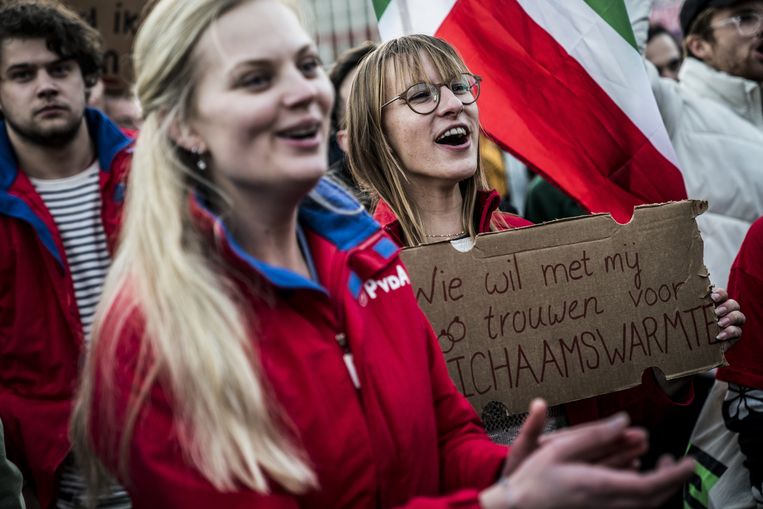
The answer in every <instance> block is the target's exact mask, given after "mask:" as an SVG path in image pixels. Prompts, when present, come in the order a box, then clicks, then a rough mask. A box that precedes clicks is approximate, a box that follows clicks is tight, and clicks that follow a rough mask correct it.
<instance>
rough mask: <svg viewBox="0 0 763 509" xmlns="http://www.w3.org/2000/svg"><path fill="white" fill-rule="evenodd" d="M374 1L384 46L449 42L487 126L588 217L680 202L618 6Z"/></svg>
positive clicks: (614, 1) (566, 0) (670, 155)
mask: <svg viewBox="0 0 763 509" xmlns="http://www.w3.org/2000/svg"><path fill="white" fill-rule="evenodd" d="M372 1H373V5H374V9H375V12H376V15H377V18H378V20H379V31H380V33H381V35H382V38H383V39H384V40H388V39H392V38H394V37H398V36H400V35H404V34H407V33H425V34H429V35H435V36H437V37H440V38H442V39H445V40H446V41H448V42H449V43H451V44H452V45H453V46H455V47H456V48H457V49H458V51H459V53H460V54H461V56H462V57H463V58H464V60H465V61H466V64H467V66H468V67H469V69H470V70H471V71H472V72H474V73H475V74H479V75H480V76H482V77H483V87H482V93H481V95H480V120H481V123H482V126H483V127H484V129H485V130H486V131H487V132H488V133H489V134H490V136H491V137H492V138H493V139H495V140H496V141H497V142H498V143H499V144H500V145H502V147H503V148H504V149H506V150H508V151H510V152H512V153H513V154H514V155H516V156H517V157H518V158H520V159H521V160H523V161H525V162H526V163H527V164H528V165H530V166H531V167H532V168H535V169H537V170H538V171H540V172H541V173H542V174H543V175H544V176H545V177H546V178H547V179H548V180H550V181H552V182H554V183H555V184H557V185H558V186H559V187H561V188H562V189H564V190H565V191H566V192H567V193H569V194H570V195H571V196H573V197H574V198H575V199H577V200H578V201H580V203H581V204H582V205H583V206H584V207H586V208H588V209H589V210H590V211H592V212H610V213H612V214H613V216H614V217H615V218H616V219H617V220H619V221H625V220H628V219H629V218H630V217H631V214H632V212H633V207H634V206H635V205H639V204H643V203H658V202H666V201H671V200H681V199H685V198H686V189H685V186H684V182H683V177H682V176H681V172H680V170H679V169H678V163H677V158H676V155H675V152H674V150H673V147H672V145H671V143H670V139H669V137H668V134H667V132H666V130H665V126H664V124H663V123H662V119H661V117H660V113H659V111H658V109H657V104H656V102H655V100H654V96H653V95H652V91H651V87H650V85H649V80H648V77H647V75H646V71H645V69H644V65H643V62H642V61H641V56H640V55H639V53H638V49H637V47H636V41H635V38H634V36H633V32H632V30H631V27H630V22H629V20H628V14H627V11H626V9H625V5H624V4H623V2H622V0H491V1H485V0H372Z"/></svg>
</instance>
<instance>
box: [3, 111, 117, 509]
mask: <svg viewBox="0 0 763 509" xmlns="http://www.w3.org/2000/svg"><path fill="white" fill-rule="evenodd" d="M86 121H87V125H88V128H89V131H90V136H91V139H92V140H93V141H94V143H95V146H96V153H97V155H98V161H99V164H100V168H101V173H100V187H101V203H102V210H101V218H102V220H103V227H104V230H105V231H106V234H107V236H108V239H109V244H110V247H111V246H113V243H114V240H115V236H116V230H117V226H118V224H119V215H120V209H121V206H122V201H123V198H124V180H125V175H126V173H127V171H128V168H129V165H130V159H131V155H130V153H131V149H130V145H131V143H132V140H131V139H130V138H129V137H127V136H126V135H125V134H124V133H122V132H121V131H120V130H119V129H118V128H117V127H116V126H115V125H114V124H112V123H111V121H109V120H108V119H107V118H106V117H105V116H103V115H102V114H101V113H100V112H97V111H95V110H88V111H87V112H86ZM0 239H1V240H0V419H1V420H2V421H3V424H4V425H5V440H6V446H7V448H8V457H9V459H11V460H12V461H13V462H14V463H15V464H16V465H18V466H19V467H20V468H21V470H22V472H23V474H24V476H25V477H26V478H28V479H31V480H33V481H34V484H35V488H36V491H37V496H38V498H39V499H40V502H41V504H42V507H47V506H48V505H50V504H51V503H52V501H53V499H54V496H55V472H56V469H57V468H58V466H59V465H60V464H61V461H62V460H63V459H64V457H65V456H66V455H67V454H68V452H69V440H68V429H69V415H70V411H71V400H72V396H73V394H74V390H75V387H76V384H77V374H78V372H79V366H80V359H81V356H82V353H83V338H82V326H81V323H80V318H79V311H78V309H77V302H76V299H75V297H74V286H73V284H72V278H71V275H70V272H69V268H68V265H67V262H66V254H65V252H64V248H63V244H62V243H61V238H60V236H59V233H58V230H57V228H56V226H55V223H54V222H53V218H52V216H51V215H50V213H49V212H48V209H47V207H46V206H45V204H44V203H43V201H42V199H41V198H40V196H39V195H38V194H37V192H36V191H35V189H34V186H33V185H32V183H31V182H30V180H29V178H28V177H27V176H26V174H25V173H24V172H23V171H20V170H19V169H18V168H17V166H16V156H15V154H14V151H13V148H12V147H11V144H10V141H9V139H8V135H7V132H6V129H5V125H4V124H3V123H0Z"/></svg>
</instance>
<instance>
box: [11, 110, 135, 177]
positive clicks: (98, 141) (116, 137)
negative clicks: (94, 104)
mask: <svg viewBox="0 0 763 509" xmlns="http://www.w3.org/2000/svg"><path fill="white" fill-rule="evenodd" d="M85 122H86V123H87V129H88V132H89V133H90V137H91V138H92V140H93V142H94V143H95V152H96V154H98V164H99V166H100V167H101V171H109V170H110V169H111V164H112V162H113V161H114V158H115V157H116V155H117V154H118V153H119V152H120V151H121V150H123V149H125V148H126V147H127V146H128V145H129V144H130V143H132V139H131V138H129V137H128V136H127V135H126V134H125V133H123V132H122V131H120V129H119V128H118V127H117V126H116V125H115V124H114V123H113V122H112V121H111V120H109V119H108V118H107V117H106V116H105V115H104V114H103V113H101V112H100V111H98V110H96V109H92V108H88V109H87V110H85ZM18 171H19V168H18V161H17V159H16V153H15V152H14V150H13V147H12V146H11V140H10V139H9V137H8V131H7V129H6V126H5V122H4V121H0V192H2V191H7V190H8V189H9V188H10V187H11V185H12V184H13V182H14V180H16V175H17V174H18Z"/></svg>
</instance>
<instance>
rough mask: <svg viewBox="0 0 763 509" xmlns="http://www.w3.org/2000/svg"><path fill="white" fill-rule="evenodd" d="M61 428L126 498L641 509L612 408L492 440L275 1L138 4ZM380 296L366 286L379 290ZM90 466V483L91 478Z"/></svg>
mask: <svg viewBox="0 0 763 509" xmlns="http://www.w3.org/2000/svg"><path fill="white" fill-rule="evenodd" d="M135 69H136V73H137V92H138V96H139V98H140V100H141V103H142V105H143V110H144V115H145V122H144V124H143V129H142V132H141V134H140V137H139V139H138V141H137V145H136V149H135V159H134V168H133V173H132V174H131V179H132V183H133V185H132V187H131V188H130V190H129V191H128V195H127V202H126V209H125V215H124V227H123V228H124V229H123V231H122V234H121V239H120V243H119V249H118V251H117V254H116V257H115V259H114V264H113V270H112V272H111V273H110V275H109V278H108V281H107V284H106V288H105V290H104V298H103V302H102V304H101V306H100V308H99V312H98V319H97V326H96V328H95V333H94V337H93V343H92V349H91V351H90V353H89V357H88V360H87V364H86V367H85V370H84V378H83V380H82V385H81V391H80V394H79V399H78V403H77V408H76V410H75V417H74V422H73V430H74V435H75V437H74V438H75V444H76V449H77V451H78V458H79V461H80V462H81V463H82V465H83V470H84V471H86V472H91V473H93V476H94V478H95V477H97V476H96V474H98V472H99V467H100V466H105V468H106V470H107V471H108V472H110V473H111V474H112V475H115V476H117V477H118V478H119V479H120V480H122V482H123V483H124V485H125V486H126V487H127V489H128V491H129V493H130V495H131V498H132V501H133V504H134V507H136V508H138V509H143V508H158V507H161V508H183V509H189V508H190V509H194V508H210V507H212V508H217V507H220V508H223V507H224V508H226V509H231V508H234V509H235V508H251V509H297V508H352V509H365V508H368V509H376V508H385V509H386V508H392V507H400V508H407V509H434V508H438V509H439V508H443V509H444V508H448V507H453V508H455V507H459V508H471V509H477V508H485V509H492V508H496V509H499V508H503V509H508V508H509V507H537V508H542V507H558V506H560V505H564V506H566V507H580V508H583V507H644V506H645V505H654V504H657V503H658V502H659V501H660V500H663V499H664V498H665V496H666V495H667V494H668V493H670V491H671V490H674V489H675V488H676V487H677V486H678V484H679V483H680V482H681V481H682V480H683V479H684V478H685V477H686V475H688V473H689V472H690V470H691V462H682V463H678V464H673V463H666V464H665V465H663V466H662V467H661V468H660V469H658V470H657V471H655V472H653V473H651V474H647V475H640V474H636V473H634V472H631V471H624V470H613V469H612V468H611V467H613V466H614V467H617V466H623V465H630V464H631V463H632V461H633V460H634V458H635V457H636V456H637V455H638V454H639V453H640V452H642V451H643V449H644V447H645V436H644V435H643V433H641V432H639V431H638V430H633V429H627V419H626V418H625V417H622V416H620V417H617V418H614V419H612V420H610V421H606V422H602V423H598V424H596V425H593V426H589V427H585V428H581V429H579V430H576V431H572V432H570V433H569V434H566V435H562V436H559V437H557V438H556V439H555V440H551V441H550V442H549V443H545V444H543V445H540V444H539V439H538V435H539V434H540V429H541V427H542V422H543V418H544V406H543V404H542V403H537V404H535V406H534V409H533V412H532V413H531V415H532V418H531V419H530V424H529V425H528V426H527V428H526V431H527V432H526V433H525V434H523V435H522V436H521V437H520V440H518V442H517V445H516V446H515V447H514V448H513V449H512V451H511V454H510V455H509V456H508V458H507V448H506V447H503V446H499V445H496V444H494V443H492V442H491V441H490V440H488V438H487V437H486V435H485V433H484V430H483V429H482V428H481V426H480V424H479V420H478V419H477V416H476V415H475V414H474V412H473V410H472V409H471V407H470V406H469V404H468V403H467V402H466V401H465V399H464V398H463V397H462V396H461V395H460V394H459V393H458V392H457V391H456V389H455V387H454V386H453V384H452V382H451V381H450V379H449V377H448V374H447V370H446V368H445V364H444V360H443V358H442V355H441V353H440V352H439V349H438V347H437V341H436V339H435V338H434V334H433V332H432V330H431V327H430V326H429V324H428V322H427V320H426V319H425V317H424V316H423V314H422V313H421V311H420V310H419V309H418V307H417V305H416V302H415V298H414V296H413V292H412V291H411V287H410V280H409V276H408V274H407V272H406V270H405V267H404V266H403V265H402V264H401V263H400V261H399V259H398V254H397V246H396V245H395V243H394V242H393V241H392V240H391V239H390V238H389V237H388V236H387V235H386V234H385V233H384V232H383V231H382V230H381V229H380V228H379V225H378V224H377V223H376V222H374V221H373V220H372V219H371V218H370V217H369V216H368V215H366V214H365V212H363V210H362V208H361V207H360V206H359V205H358V204H357V203H356V202H355V201H354V200H353V199H351V198H350V197H349V196H348V195H347V194H346V193H344V192H343V191H342V190H341V189H339V188H338V187H336V186H335V185H334V184H332V183H330V182H328V181H325V180H321V177H322V176H323V175H324V173H325V172H326V169H327V168H326V166H327V165H326V155H327V154H326V151H327V139H328V129H329V113H330V111H331V106H332V100H333V96H332V92H331V85H330V83H329V81H328V79H327V77H326V75H325V73H324V71H323V69H322V67H321V65H320V61H319V59H318V54H317V50H316V47H315V44H314V43H313V42H312V41H311V40H310V38H309V36H308V35H307V33H306V32H305V30H304V29H303V28H302V26H301V24H300V23H299V21H298V17H297V15H296V11H295V10H293V9H292V8H291V7H289V5H287V3H286V2H282V1H278V0H248V1H247V0H182V1H180V0H160V1H159V2H157V4H156V5H155V6H154V8H153V11H152V12H151V14H150V15H149V16H148V18H147V19H146V21H145V23H144V24H143V26H142V28H141V31H140V33H139V34H138V37H137V40H136V45H135ZM376 281H383V282H385V285H384V288H386V289H387V290H388V291H382V290H379V291H372V290H371V289H370V288H373V287H381V286H382V285H379V284H376V285H373V284H370V283H371V282H376ZM96 480H97V479H96Z"/></svg>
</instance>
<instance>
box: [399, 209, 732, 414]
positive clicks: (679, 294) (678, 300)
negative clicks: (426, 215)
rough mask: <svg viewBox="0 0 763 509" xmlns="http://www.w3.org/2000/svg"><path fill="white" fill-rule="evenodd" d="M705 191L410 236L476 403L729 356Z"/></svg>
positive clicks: (561, 396) (550, 397) (584, 387)
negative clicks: (619, 217) (424, 238)
mask: <svg viewBox="0 0 763 509" xmlns="http://www.w3.org/2000/svg"><path fill="white" fill-rule="evenodd" d="M706 209H707V204H706V203H705V202H700V201H696V200H687V201H682V202H671V203H666V204H656V205H645V206H640V207H637V208H636V209H635V210H634V214H633V217H632V219H631V221H630V222H628V223H627V224H619V223H617V222H616V221H615V220H614V219H613V218H612V216H611V215H609V214H595V215H591V216H581V217H576V218H567V219H561V220H558V221H552V222H549V223H544V224H541V225H533V226H527V227H523V228H517V229H513V230H508V231H504V232H491V233H486V234H481V235H478V236H477V238H476V240H475V244H474V246H473V248H472V249H471V250H470V251H468V252H459V251H457V250H456V249H454V248H453V247H452V246H451V244H450V243H449V242H444V243H438V244H430V245H426V246H419V247H415V248H409V249H405V250H403V252H402V257H403V261H404V262H405V264H406V266H407V267H408V270H409V273H410V276H411V281H412V284H413V286H414V292H415V294H416V297H417V300H418V302H419V304H420V305H421V307H422V309H423V310H424V312H425V313H426V314H427V316H428V318H429V319H430V322H431V323H432V326H433V328H434V330H435V333H436V334H437V336H438V340H439V342H440V347H441V349H442V351H443V354H444V356H445V360H446V362H447V365H448V369H449V372H450V374H451V378H452V379H453V381H454V383H455V384H456V386H457V387H458V388H459V390H460V391H461V392H462V393H463V394H464V395H465V396H466V397H467V398H468V399H469V401H470V402H471V403H472V405H474V407H475V408H476V409H477V410H478V412H481V411H482V410H483V409H484V408H485V407H486V406H487V405H488V404H491V403H493V402H494V403H495V404H499V405H501V406H502V407H503V408H505V410H506V411H507V412H509V413H512V414H513V413H520V412H523V411H526V409H527V406H528V405H529V402H530V401H531V400H532V399H533V398H534V397H543V398H545V399H546V400H547V401H548V402H549V404H552V405H554V404H561V403H566V402H570V401H574V400H578V399H584V398H588V397H593V396H597V395H600V394H605V393H609V392H614V391H618V390H623V389H627V388H629V387H633V386H636V385H638V384H640V383H641V376H642V373H643V372H644V370H646V369H649V368H652V367H656V368H659V369H660V370H661V371H662V372H663V373H664V374H665V376H666V377H667V378H668V379H674V378H678V377H681V376H686V375H689V374H693V373H698V372H702V371H706V370H707V369H710V368H713V367H716V366H718V365H720V364H721V363H722V362H723V355H722V352H721V348H720V346H719V345H718V344H717V341H716V340H715V337H716V336H717V334H718V332H719V328H718V325H717V323H716V319H715V314H714V311H713V309H714V304H713V302H712V300H711V299H710V296H709V295H710V281H709V277H708V274H707V269H706V268H705V266H704V263H703V259H702V251H703V243H702V239H701V237H700V234H699V230H698V228H697V225H696V221H695V217H696V216H698V215H699V214H701V213H702V212H704V211H705V210H706Z"/></svg>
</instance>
